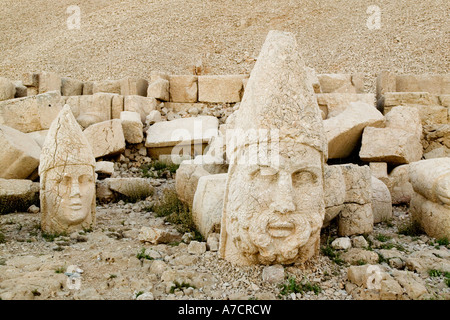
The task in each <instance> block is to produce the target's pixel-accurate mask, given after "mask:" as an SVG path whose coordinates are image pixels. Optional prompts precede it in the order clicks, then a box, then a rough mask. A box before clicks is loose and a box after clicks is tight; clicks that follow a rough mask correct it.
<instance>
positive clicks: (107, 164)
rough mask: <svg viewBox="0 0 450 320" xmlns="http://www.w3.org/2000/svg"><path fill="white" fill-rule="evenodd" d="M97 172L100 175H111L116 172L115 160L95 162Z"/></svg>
mask: <svg viewBox="0 0 450 320" xmlns="http://www.w3.org/2000/svg"><path fill="white" fill-rule="evenodd" d="M95 173H97V174H98V175H99V178H100V177H110V176H112V174H113V173H114V162H111V161H98V162H96V163H95Z"/></svg>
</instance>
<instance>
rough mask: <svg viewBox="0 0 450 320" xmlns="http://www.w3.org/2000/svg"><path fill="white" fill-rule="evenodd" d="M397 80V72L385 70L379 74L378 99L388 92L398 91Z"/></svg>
mask: <svg viewBox="0 0 450 320" xmlns="http://www.w3.org/2000/svg"><path fill="white" fill-rule="evenodd" d="M396 91H397V82H396V76H395V73H393V72H389V71H386V70H383V71H381V72H380V74H378V75H377V96H376V98H377V101H378V100H379V99H380V98H381V97H382V96H383V95H384V94H385V93H386V92H396Z"/></svg>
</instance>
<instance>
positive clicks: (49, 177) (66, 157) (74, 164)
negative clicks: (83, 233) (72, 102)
mask: <svg viewBox="0 0 450 320" xmlns="http://www.w3.org/2000/svg"><path fill="white" fill-rule="evenodd" d="M39 173H40V176H41V193H40V198H41V212H42V217H41V228H42V230H43V231H45V232H47V233H63V232H66V233H69V232H72V231H75V230H79V229H83V228H86V229H88V228H90V227H92V226H93V225H94V223H95V200H96V198H95V178H96V176H95V159H94V156H93V154H92V150H91V147H90V145H89V143H88V142H87V140H86V138H85V137H84V135H83V133H82V131H81V129H80V126H79V125H78V123H77V122H76V120H75V118H74V116H73V114H72V112H71V110H70V107H69V106H68V105H66V106H64V108H63V109H62V110H61V112H60V114H59V116H58V118H56V119H55V120H54V122H53V123H52V125H51V127H50V130H49V133H48V135H47V138H46V141H45V143H44V146H43V149H42V153H41V163H40V166H39Z"/></svg>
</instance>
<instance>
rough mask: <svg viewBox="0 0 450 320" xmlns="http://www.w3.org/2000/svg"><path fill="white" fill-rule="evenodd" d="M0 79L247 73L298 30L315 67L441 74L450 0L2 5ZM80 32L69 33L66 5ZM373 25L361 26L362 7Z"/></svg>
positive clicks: (9, 0)
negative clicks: (277, 33)
mask: <svg viewBox="0 0 450 320" xmlns="http://www.w3.org/2000/svg"><path fill="white" fill-rule="evenodd" d="M0 4H1V7H2V9H1V10H0V76H4V77H8V78H10V79H21V75H22V73H24V72H29V71H41V70H47V71H55V72H58V73H60V74H61V75H63V76H71V77H76V78H79V79H80V80H101V79H120V78H122V77H124V76H140V77H144V78H149V75H150V72H151V71H152V70H164V71H167V72H169V73H180V74H187V73H191V67H192V65H194V64H195V63H197V62H198V61H199V60H201V61H202V62H203V66H204V67H205V68H206V72H208V73H211V74H225V73H243V72H249V71H250V70H251V68H252V67H253V63H254V62H253V61H252V60H251V59H247V61H245V59H246V58H248V57H250V58H251V57H256V56H257V55H258V53H259V50H260V48H261V46H262V43H263V42H264V39H265V36H266V34H267V32H268V31H269V30H271V29H280V30H285V31H291V32H294V33H295V34H296V35H297V38H298V41H299V43H300V46H301V47H302V51H303V54H304V56H305V60H306V62H307V64H308V65H309V66H311V67H314V68H316V70H317V71H318V72H319V73H327V72H329V73H345V72H364V73H365V74H366V79H367V81H368V82H369V83H368V87H369V90H370V91H373V89H374V81H373V77H375V76H376V74H377V73H378V72H379V71H380V70H382V69H388V70H392V71H395V72H400V73H409V72H411V73H448V72H449V66H450V53H449V52H450V50H449V49H450V24H449V23H448V16H449V13H450V2H448V1H446V0H431V1H422V0H401V1H387V0H378V1H363V0H340V1H336V0H295V1H294V0H276V1H268V0H241V1H230V0H227V1H225V0H211V1H197V0H148V1H144V0H134V1H133V0H125V1H119V0H78V1H73V0H60V1H56V2H55V1H49V0H34V1H32V2H30V1H15V0H2V1H1V2H0ZM73 4H77V5H79V7H80V9H81V29H80V30H68V28H67V24H66V20H67V18H68V17H69V14H67V13H66V9H67V8H68V6H70V5H73ZM372 4H376V5H378V6H379V7H380V8H381V19H382V20H381V29H379V30H369V29H368V28H367V26H366V22H367V19H368V17H369V16H370V15H369V14H367V13H366V10H367V8H368V6H369V5H372Z"/></svg>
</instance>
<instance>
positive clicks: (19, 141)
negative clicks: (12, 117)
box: [0, 125, 41, 179]
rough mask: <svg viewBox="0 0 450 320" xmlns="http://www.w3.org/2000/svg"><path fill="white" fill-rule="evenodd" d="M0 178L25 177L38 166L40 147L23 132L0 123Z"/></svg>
mask: <svg viewBox="0 0 450 320" xmlns="http://www.w3.org/2000/svg"><path fill="white" fill-rule="evenodd" d="M0 144H1V146H2V152H1V153H0V178H4V179H25V178H27V177H28V176H29V175H30V174H31V173H32V172H33V171H34V170H35V169H36V168H37V167H38V166H39V156H40V153H41V148H40V147H39V145H38V144H37V143H36V142H35V141H34V140H33V138H31V137H29V136H28V135H26V134H25V133H23V132H20V131H18V130H16V129H13V128H10V127H7V126H4V125H0Z"/></svg>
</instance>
